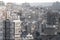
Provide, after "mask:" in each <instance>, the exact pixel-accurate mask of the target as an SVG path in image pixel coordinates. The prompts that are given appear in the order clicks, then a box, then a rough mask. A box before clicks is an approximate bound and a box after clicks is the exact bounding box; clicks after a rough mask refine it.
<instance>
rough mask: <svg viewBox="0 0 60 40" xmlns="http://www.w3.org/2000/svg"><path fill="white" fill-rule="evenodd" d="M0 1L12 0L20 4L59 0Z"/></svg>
mask: <svg viewBox="0 0 60 40" xmlns="http://www.w3.org/2000/svg"><path fill="white" fill-rule="evenodd" d="M0 1H4V2H5V3H7V2H12V3H17V4H20V3H25V2H27V3H42V2H56V1H59V2H60V0H0Z"/></svg>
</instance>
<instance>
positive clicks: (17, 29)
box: [13, 20, 21, 40]
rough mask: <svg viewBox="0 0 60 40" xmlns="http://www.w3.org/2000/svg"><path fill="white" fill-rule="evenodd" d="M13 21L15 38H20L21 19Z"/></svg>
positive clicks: (19, 39) (17, 39)
mask: <svg viewBox="0 0 60 40" xmlns="http://www.w3.org/2000/svg"><path fill="white" fill-rule="evenodd" d="M13 22H15V40H21V21H20V20H14V21H13Z"/></svg>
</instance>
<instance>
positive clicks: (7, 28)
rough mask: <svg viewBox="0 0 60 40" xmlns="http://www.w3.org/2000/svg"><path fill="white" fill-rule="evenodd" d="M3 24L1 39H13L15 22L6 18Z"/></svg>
mask: <svg viewBox="0 0 60 40" xmlns="http://www.w3.org/2000/svg"><path fill="white" fill-rule="evenodd" d="M3 24H4V27H3V40H15V23H14V22H11V21H10V20H9V19H6V20H4V21H3Z"/></svg>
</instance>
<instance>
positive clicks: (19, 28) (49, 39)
mask: <svg viewBox="0 0 60 40" xmlns="http://www.w3.org/2000/svg"><path fill="white" fill-rule="evenodd" d="M47 4H48V3H47ZM0 21H1V22H0V24H1V25H0V26H2V27H0V28H1V29H2V30H1V29H0V32H2V33H3V34H2V35H0V37H2V38H0V40H24V39H25V40H29V39H32V40H60V39H59V37H60V2H54V3H51V4H50V5H45V6H43V5H42V6H41V5H38V6H37V5H33V4H32V3H31V4H30V3H22V4H20V5H18V4H15V3H7V4H5V3H4V2H3V1H0ZM4 21H5V22H4ZM8 21H9V22H10V23H9V22H8ZM3 22H4V23H5V24H4V23H3ZM9 25H11V26H9ZM5 27H6V28H5ZM9 28H10V29H9ZM7 30H10V31H7ZM4 31H5V32H4ZM9 33H10V34H9ZM0 34H1V33H0ZM4 35H5V36H4ZM7 35H8V36H7ZM10 35H11V36H10ZM12 35H13V36H12ZM6 36H7V38H6ZM8 37H10V39H9V38H8ZM57 38H58V39H57Z"/></svg>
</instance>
